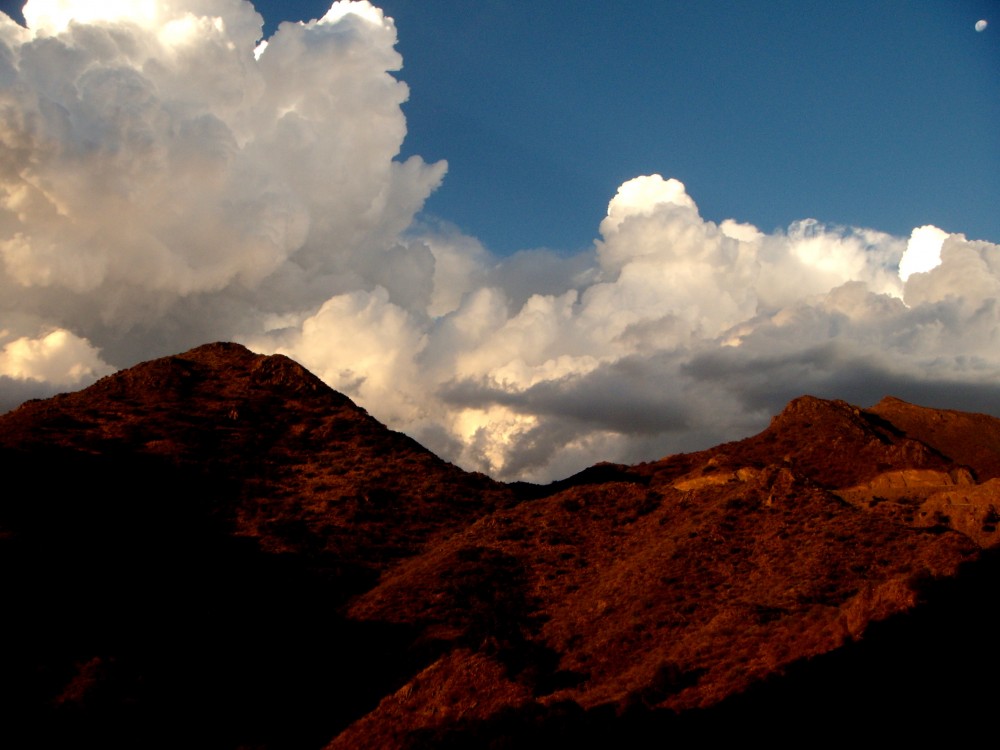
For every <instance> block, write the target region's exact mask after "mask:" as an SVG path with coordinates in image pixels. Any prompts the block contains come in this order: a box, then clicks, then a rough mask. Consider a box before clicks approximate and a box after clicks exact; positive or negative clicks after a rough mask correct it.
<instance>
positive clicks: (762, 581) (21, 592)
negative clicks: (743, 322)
mask: <svg viewBox="0 0 1000 750" xmlns="http://www.w3.org/2000/svg"><path fill="white" fill-rule="evenodd" d="M0 461H2V462H3V468H4V471H5V474H6V476H7V477H8V480H9V481H8V486H9V487H10V488H11V490H10V491H9V492H8V493H6V494H5V496H4V498H3V500H2V501H0V564H2V568H0V570H2V571H3V575H4V576H5V580H6V582H7V585H6V594H5V603H6V605H7V612H8V617H7V638H5V640H4V645H3V646H2V647H0V705H2V706H3V707H4V713H5V714H6V715H7V716H9V717H10V720H9V721H5V722H4V724H3V727H2V728H0V733H9V735H10V739H11V741H13V739H14V738H18V743H20V744H18V745H16V746H37V747H52V746H65V745H80V744H93V745H99V746H103V747H158V746H163V747H176V746H178V745H192V744H193V745H195V746H209V747H219V748H226V747H232V748H239V747H254V748H322V747H330V748H368V747H370V748H415V747H512V746H517V747H526V746H541V745H543V744H544V745H546V746H551V744H552V743H554V742H555V743H565V742H569V741H582V742H587V743H590V744H593V742H604V743H606V744H617V745H618V746H634V745H637V744H639V741H640V740H648V738H650V737H656V738H658V739H657V744H669V743H670V742H672V741H684V740H686V739H691V738H694V737H698V738H704V737H706V736H715V737H718V738H724V737H729V736H730V735H731V736H733V737H736V736H741V737H742V736H746V733H747V732H754V731H760V732H762V733H763V732H765V731H766V732H767V734H768V736H770V737H778V738H780V735H781V730H780V727H788V726H789V725H788V723H787V714H788V713H789V712H792V713H793V714H794V715H795V716H797V717H799V718H800V719H809V720H811V721H816V722H826V725H828V726H829V727H830V731H836V730H837V729H839V730H842V731H844V732H845V734H846V733H850V732H852V731H854V730H855V728H856V727H859V726H861V725H862V724H865V725H868V724H871V723H873V722H874V723H876V724H878V723H879V722H881V723H882V724H884V725H885V726H888V725H889V724H890V723H892V724H893V726H896V727H897V729H896V731H897V732H898V727H899V726H914V727H915V726H917V722H918V720H919V719H921V717H923V716H925V715H926V714H927V712H930V711H933V712H934V715H935V717H936V718H937V719H938V720H941V721H943V722H944V723H949V722H950V721H951V720H952V719H954V718H955V717H957V716H958V714H959V713H962V712H969V711H974V710H978V709H979V708H982V710H992V708H991V707H992V706H993V705H994V703H995V701H996V699H997V698H998V697H1000V696H998V695H997V692H998V691H997V690H996V689H995V688H982V687H980V688H979V689H978V692H976V693H974V694H970V693H969V692H968V691H958V692H956V690H954V686H955V684H956V681H961V680H968V679H969V678H970V675H972V674H977V673H978V674H989V673H991V672H992V670H993V669H995V667H996V666H997V661H998V657H997V655H996V653H995V652H996V649H995V648H994V646H993V642H994V640H995V636H994V633H995V628H996V626H997V625H998V624H1000V623H998V617H997V615H996V613H995V612H994V604H993V602H994V600H995V599H996V595H995V590H996V586H997V584H998V583H1000V572H998V570H997V563H996V556H995V555H994V554H993V553H992V552H991V549H992V548H994V547H995V546H996V545H997V542H996V537H997V528H996V527H997V521H998V520H1000V512H998V509H1000V489H998V482H1000V420H997V419H995V418H992V417H988V416H985V415H975V414H964V413H960V412H953V411H943V410H933V409H926V408H923V407H916V406H913V405H910V404H906V403H904V402H901V401H899V400H897V399H885V400H883V401H882V402H880V403H879V404H878V405H876V406H875V407H873V408H872V409H860V408H857V407H854V406H851V405H849V404H846V403H843V402H837V401H824V400H821V399H816V398H812V397H803V398H800V399H796V400H795V401H793V402H791V403H790V404H789V405H788V406H787V407H786V409H785V410H784V411H783V412H782V413H781V414H779V415H777V416H776V417H775V418H774V419H773V420H772V423H771V425H770V426H769V427H768V428H767V429H766V430H764V431H763V432H762V433H760V434H759V435H756V436H753V437H750V438H747V439H745V440H742V441H738V442H735V443H728V444H725V445H721V446H718V447H717V448H714V449H711V450H707V451H701V452H698V453H690V454H681V455H676V456H668V457H666V458H664V459H662V460H660V461H656V462H652V463H647V464H640V465H636V466H618V465H612V464H600V465H598V466H595V467H592V468H591V469H588V470H586V471H584V472H581V473H580V474H578V475H576V476H574V477H570V478H568V479H566V480H563V481H561V482H556V483H553V484H552V485H549V486H547V487H538V486H530V485H523V484H515V485H510V486H505V485H502V484H499V483H496V482H493V481H492V480H490V479H488V478H487V477H484V476H481V475H474V474H468V473H466V472H463V471H461V470H459V469H458V468H456V467H454V466H452V465H450V464H447V463H445V462H443V461H441V460H440V459H438V458H436V457H435V456H433V455H432V454H430V453H429V452H427V451H426V450H424V449H423V448H422V447H421V446H419V445H418V444H416V443H415V442H414V441H412V440H410V439H409V438H407V437H405V436H403V435H400V434H398V433H394V432H391V431H389V430H387V429H386V428H385V427H383V426H382V425H380V424H379V423H378V422H376V421H375V420H373V419H372V418H371V417H369V416H368V415H367V414H366V413H365V412H364V411H363V410H362V409H360V408H358V407H357V406H356V405H354V404H353V403H351V401H350V400H349V399H347V398H346V397H344V396H342V395H340V394H338V393H335V392H334V391H332V390H330V389H329V388H328V387H326V386H325V385H324V384H323V383H322V382H320V381H319V380H318V379H316V378H315V377H314V376H312V375H311V374H310V373H308V372H307V371H305V370H304V369H303V368H302V367H300V366H299V365H297V364H296V363H294V362H292V361H291V360H288V359H287V358H284V357H281V356H272V357H264V356H260V355H256V354H253V353H251V352H249V351H247V350H246V349H244V348H242V347H240V346H237V345H234V344H211V345H207V346H203V347H199V348H197V349H194V350H192V351H190V352H187V353H184V354H181V355H178V356H175V357H168V358H165V359H160V360H155V361H152V362H147V363H144V364H141V365H138V366H136V367H134V368H131V369H129V370H126V371H123V372H120V373H117V374H116V375H113V376H110V377H108V378H105V379H103V380H101V381H99V382H98V383H96V384H95V385H94V386H92V387H91V388H88V389H86V390H84V391H81V392H79V393H75V394H68V395H62V396H58V397H56V398H53V399H49V400H46V401H35V402H29V403H27V404H25V405H23V406H22V407H20V408H19V409H17V410H15V411H13V412H11V413H8V414H6V415H3V416H0ZM940 643H947V644H948V646H947V649H944V648H939V647H936V646H935V645H934V644H940ZM945 684H947V685H948V686H949V689H947V690H943V689H942V685H945ZM952 714H954V715H952ZM900 722H902V724H900ZM907 722H910V723H909V724H907ZM960 725H961V722H952V723H949V726H951V727H952V728H953V730H954V727H956V726H960ZM23 737H29V738H30V740H29V742H27V743H24V742H23V741H22V740H21V738H23ZM192 738H195V739H192ZM3 739H4V740H6V739H7V737H4V738H3ZM622 743H625V744H624V745H623V744H622ZM5 744H9V743H5ZM10 746H15V745H13V744H11V745H10Z"/></svg>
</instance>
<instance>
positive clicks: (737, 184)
mask: <svg viewBox="0 0 1000 750" xmlns="http://www.w3.org/2000/svg"><path fill="white" fill-rule="evenodd" d="M257 7H258V10H260V11H261V12H262V14H263V15H264V17H265V19H266V22H267V23H268V24H269V25H272V24H275V19H283V18H288V19H293V20H298V19H306V18H311V17H315V16H317V15H321V14H322V13H324V12H325V10H326V8H327V3H325V2H323V1H322V0H320V1H319V2H316V1H315V0H314V1H313V2H308V3H307V2H301V3H292V2H263V1H262V2H259V3H257ZM380 7H382V8H383V9H384V10H385V12H386V13H387V14H388V15H389V16H391V17H393V18H394V19H395V21H396V27H397V30H398V33H399V50H400V51H401V52H402V54H403V60H404V68H403V70H402V71H401V72H400V73H399V77H400V78H401V79H402V80H404V81H406V82H407V84H408V85H409V86H410V88H411V98H410V101H409V103H408V104H407V105H406V106H405V108H404V111H405V112H406V115H407V119H408V125H409V132H408V136H407V140H406V142H405V143H404V152H405V153H407V154H410V153H415V154H420V155H422V156H424V157H425V158H427V159H447V160H448V163H449V173H448V176H447V177H446V179H445V182H444V185H443V186H442V187H441V188H440V189H439V190H438V191H437V192H436V193H435V194H434V195H432V196H431V198H430V200H429V201H428V203H427V206H426V211H427V212H429V213H432V214H435V215H437V216H439V217H442V218H445V219H447V220H450V221H453V222H455V223H457V224H458V225H459V226H460V227H461V228H462V229H463V230H465V231H467V232H470V233H471V234H473V235H475V236H477V237H479V238H480V239H481V240H483V242H484V243H485V244H486V245H487V246H488V247H489V248H490V249H491V250H493V251H495V252H499V253H507V252H511V251H513V250H517V249H521V248H528V247H537V246H547V247H551V248H555V249H559V250H562V251H571V250H578V249H580V248H583V247H586V246H589V244H590V243H591V241H592V239H593V238H594V236H595V234H596V225H595V219H594V217H595V216H600V215H601V212H602V210H603V209H604V207H605V206H606V204H607V201H608V200H609V199H610V198H611V196H612V195H614V191H615V189H616V188H617V186H618V185H619V184H620V183H621V182H623V181H624V180H626V179H628V178H630V177H634V176H637V175H640V174H648V173H653V172H655V173H660V174H663V175H664V176H665V177H670V176H672V177H676V178H678V179H680V180H681V181H682V182H684V183H685V185H687V187H688V192H689V193H690V194H691V195H692V196H693V197H694V198H695V200H696V201H697V202H698V205H699V207H700V209H701V211H702V213H703V215H704V216H705V217H706V218H709V219H712V220H715V221H719V220H722V219H724V218H736V219H739V220H741V221H746V222H750V223H753V224H755V225H757V226H758V227H760V228H761V229H763V230H765V231H770V230H773V229H775V228H778V227H787V226H788V225H789V224H790V223H791V222H792V221H795V220H797V219H804V218H816V219H819V220H821V221H824V222H830V223H838V224H847V225H856V226H864V227H873V228H878V229H881V230H883V231H888V232H893V233H896V234H901V235H906V234H908V233H909V231H910V230H911V229H913V228H914V227H916V226H920V225H922V224H927V223H931V224H935V225H937V226H940V227H941V228H943V229H946V230H947V231H952V232H965V233H966V234H967V236H969V237H970V238H976V239H989V240H992V241H997V240H1000V127H998V126H997V123H998V122H1000V73H998V71H1000V41H998V40H1000V36H998V32H1000V13H997V11H998V10H1000V4H998V3H996V2H991V1H990V0H986V2H972V1H963V0H957V1H955V0H948V1H947V2H944V1H939V2H899V1H898V0H897V1H895V2H872V0H863V1H862V2H856V1H853V0H838V1H837V2H807V1H805V0H792V1H790V2H779V1H772V2H740V1H728V2H718V1H714V0H705V1H703V2H695V3H692V2H664V1H662V0H660V1H657V2H648V3H642V2H633V3H608V2H594V1H592V0H571V1H568V2H566V1H560V0H549V1H548V2H544V3H539V4H536V5H534V6H528V5H526V4H521V3H510V2H505V1H498V0H482V1H480V2H475V3H469V2H449V1H447V0H434V1H432V2H426V1H424V2H420V1H414V0H386V2H383V3H381V4H380ZM991 17H996V20H995V21H994V26H992V27H987V29H986V31H984V32H982V33H977V32H976V31H975V30H974V24H975V22H976V21H977V20H979V19H981V18H985V19H987V20H989V19H990V18H991Z"/></svg>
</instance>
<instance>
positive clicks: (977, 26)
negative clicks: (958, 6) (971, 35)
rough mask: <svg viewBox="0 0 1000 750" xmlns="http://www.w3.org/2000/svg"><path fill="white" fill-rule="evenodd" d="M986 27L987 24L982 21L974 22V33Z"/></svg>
mask: <svg viewBox="0 0 1000 750" xmlns="http://www.w3.org/2000/svg"><path fill="white" fill-rule="evenodd" d="M988 25H989V24H987V23H986V21H985V20H984V19H980V20H978V21H976V31H982V30H983V29H985V28H986V27H987V26H988Z"/></svg>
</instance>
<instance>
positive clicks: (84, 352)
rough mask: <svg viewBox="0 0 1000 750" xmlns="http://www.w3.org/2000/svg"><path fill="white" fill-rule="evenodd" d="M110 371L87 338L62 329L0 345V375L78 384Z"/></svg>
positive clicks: (69, 384)
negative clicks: (0, 347)
mask: <svg viewBox="0 0 1000 750" xmlns="http://www.w3.org/2000/svg"><path fill="white" fill-rule="evenodd" d="M110 372H112V368H111V367H110V366H109V365H107V364H106V363H105V362H102V361H101V358H100V356H99V355H98V353H97V352H96V351H95V350H94V348H93V347H92V346H90V344H89V343H88V342H87V341H86V340H84V339H82V338H80V337H79V336H74V335H73V334H72V333H70V332H69V331H65V330H62V329H58V330H55V331H50V332H49V333H47V334H45V335H43V336H40V337H38V338H34V339H32V338H28V337H27V336H22V337H21V338H18V339H14V340H13V341H10V342H8V343H7V344H6V345H5V346H4V347H3V349H0V377H3V376H6V377H8V378H12V379H18V380H34V381H37V382H41V383H51V384H52V385H56V386H78V385H80V384H81V383H84V382H89V381H91V380H94V379H96V378H98V377H100V376H102V375H107V374H109V373H110Z"/></svg>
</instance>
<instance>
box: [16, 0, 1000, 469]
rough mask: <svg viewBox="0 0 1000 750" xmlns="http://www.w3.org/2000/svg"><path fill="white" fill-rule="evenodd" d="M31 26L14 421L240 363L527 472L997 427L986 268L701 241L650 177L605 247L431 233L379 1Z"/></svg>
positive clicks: (710, 231) (98, 14)
mask: <svg viewBox="0 0 1000 750" xmlns="http://www.w3.org/2000/svg"><path fill="white" fill-rule="evenodd" d="M24 15H25V19H26V22H27V26H28V28H27V29H24V28H21V27H20V26H18V25H16V24H14V23H13V22H12V21H10V20H9V19H7V18H6V17H4V16H2V15H0V405H2V406H3V407H10V406H13V405H15V404H16V403H17V402H18V401H19V400H20V399H23V398H26V397H29V396H37V395H43V394H45V393H51V392H53V391H54V390H61V389H65V388H67V387H79V386H82V385H85V384H87V383H89V382H91V381H92V380H94V379H95V378H97V377H99V376H100V375H102V374H104V373H107V372H109V371H110V370H112V369H113V368H115V367H119V366H127V365H131V364H133V363H135V362H137V361H139V360H142V359H146V358H150V357H154V356H160V355H164V354H169V353H173V352H176V351H181V350H183V349H186V348H189V347H190V346H194V345H196V344H200V343H204V342H206V341H210V340H216V339H230V340H238V341H242V342H244V343H246V344H247V345H249V346H251V348H254V349H256V350H258V351H263V352H276V351H280V352H283V353H286V354H289V355H290V356H292V357H295V358H296V359H298V360H299V361H301V362H302V363H303V364H305V365H306V366H307V367H309V368H310V369H311V370H313V371H314V372H316V373H317V374H318V375H319V376H321V377H322V378H324V379H325V380H326V381H327V382H328V383H330V385H332V386H333V387H335V388H337V389H339V390H341V391H343V392H345V393H347V394H348V395H350V396H351V397H352V398H354V399H355V400H357V401H358V402H359V403H360V404H361V405H363V406H364V407H366V408H367V409H368V410H369V411H371V412H372V413H373V414H374V415H375V416H376V417H378V418H380V419H381V420H383V421H384V422H386V423H388V424H389V425H390V426H392V427H394V428H396V429H400V430H403V431H406V432H408V433H410V434H411V435H413V436H414V437H416V438H417V439H419V440H421V441H422V442H423V443H424V444H426V445H427V446H428V447H430V448H432V449H433V450H435V451H437V452H438V453H440V454H441V455H443V456H445V457H447V458H449V459H451V460H453V461H456V462H457V463H459V464H461V465H462V466H464V467H466V468H470V469H479V470H483V471H486V472H489V473H491V474H493V475H495V476H499V477H502V478H506V479H511V478H526V479H535V480H544V479H551V478H555V477H559V476H565V475H567V474H569V473H571V472H572V471H575V470H577V469H579V468H582V467H583V466H586V465H588V464H590V463H593V462H594V461H597V460H600V459H608V460H621V461H637V460H641V459H646V458H653V457H657V456H660V455H663V454H666V453H669V452H674V451H679V450H691V449H696V448H699V447H703V446H705V445H707V444H713V443H717V442H720V441H722V440H725V439H732V438H736V437H740V436H742V435H745V434H748V433H749V432H752V431H754V430H757V429H759V428H760V427H762V426H763V424H764V423H765V422H766V420H767V417H768V416H769V415H770V414H771V413H773V411H774V410H776V409H778V408H780V406H781V405H782V404H784V403H785V402H786V401H787V400H788V399H789V398H792V397H794V396H797V395H800V394H802V393H807V392H809V393H814V394H816V395H820V396H826V397H839V398H846V399H849V400H853V401H856V402H871V401H874V400H876V399H878V398H879V397H881V396H882V395H885V394H886V393H892V394H895V395H898V396H901V397H903V398H910V399H913V400H917V401H925V402H928V403H937V404H940V405H944V406H949V405H951V406H955V407H958V408H969V409H973V410H979V411H993V412H994V413H1000V387H998V386H997V383H1000V377H998V375H1000V346H998V344H1000V305H998V299H1000V247H998V246H997V245H993V244H990V243H986V242H974V241H968V240H967V239H966V238H965V237H964V236H962V235H959V234H949V233H947V232H944V231H942V230H940V229H937V228H935V227H931V226H924V227H920V228H917V229H915V230H914V231H913V234H912V236H911V237H910V238H908V239H907V238H900V237H893V236H890V235H887V234H884V233H881V232H877V231H873V230H869V229H858V228H849V227H836V226H826V225H823V224H821V223H819V222H817V221H815V220H812V219H806V220H803V221H800V222H796V223H795V224H793V225H792V226H790V227H788V228H787V230H784V231H778V232H774V233H771V234H767V233H764V232H761V231H760V230H758V229H757V228H756V227H753V226H750V225H748V224H740V223H737V222H735V221H723V222H721V223H719V224H716V223H714V222H711V221H706V220H704V219H703V218H702V217H701V216H700V215H699V212H698V208H697V205H696V203H695V201H694V200H693V199H692V197H691V196H689V195H688V194H687V191H686V189H685V187H684V185H683V184H681V183H680V182H678V181H677V180H673V179H666V180H665V179H663V178H662V177H660V176H658V175H651V176H644V177H637V178H636V179H633V180H630V181H628V182H626V183H625V184H623V185H622V186H621V187H620V188H619V190H618V192H617V194H616V195H615V196H614V197H613V198H611V201H610V203H609V205H608V211H607V215H606V216H605V217H604V218H603V220H601V218H600V217H595V219H594V225H595V230H596V234H597V235H598V237H597V239H596V240H595V242H594V247H593V249H592V251H590V252H587V253H582V254H579V255H576V256H571V257H565V256H560V255H558V254H555V253H552V252H547V251H538V250H531V251H528V250H526V251H523V252H521V253H517V254H515V255H513V256H511V257H507V258H502V259H501V258H496V257H493V256H492V255H491V254H490V253H489V251H488V250H487V249H485V248H483V247H482V246H481V245H480V243H479V242H477V241H476V240H475V239H474V238H472V237H468V236H465V235H463V234H461V233H460V232H458V231H457V230H455V229H453V228H451V227H448V226H447V225H435V226H432V227H428V226H427V225H426V224H419V223H418V224H415V223H414V217H415V216H416V214H417V213H418V212H419V211H420V209H421V207H422V206H423V204H424V201H425V200H426V198H427V197H428V195H429V194H430V193H431V191H433V190H434V189H435V187H436V186H437V185H438V184H439V183H440V181H441V180H442V179H443V176H444V172H445V165H444V164H443V163H438V164H426V163H425V162H423V161H422V160H420V159H419V158H411V159H409V160H407V161H400V160H399V159H398V154H399V151H400V146H401V144H402V141H403V138H404V136H405V132H406V124H405V120H404V118H403V115H402V111H401V109H400V107H401V104H402V103H403V101H404V100H405V99H406V97H407V95H408V93H409V92H408V90H407V87H406V86H405V84H404V83H402V82H401V81H399V80H398V79H396V78H395V77H394V76H393V75H392V74H391V73H392V71H396V70H398V69H399V68H400V66H401V60H400V58H399V56H398V54H397V53H396V51H395V49H394V46H395V41H396V32H395V28H394V25H393V22H392V20H391V19H389V18H386V17H384V15H383V14H382V13H381V11H379V10H378V9H376V8H374V7H373V6H371V5H370V4H368V3H367V2H357V3H335V4H334V5H333V6H332V7H331V9H330V11H329V12H328V13H327V14H326V15H325V16H324V17H323V18H321V19H319V20H316V21H312V22H310V23H305V24H299V23H295V24H283V25H282V26H280V27H279V29H278V31H277V32H276V33H275V34H274V36H273V37H272V38H270V39H268V40H267V41H266V43H262V42H261V39H260V36H261V28H262V20H261V17H260V16H259V15H258V14H257V13H256V11H255V10H254V9H253V7H252V6H251V5H250V4H249V3H247V2H244V1H242V0H146V1H145V2H128V3H125V2H106V3H93V2H90V1H89V0H31V2H29V3H28V4H27V5H26V6H25V12H24ZM404 33H405V30H404ZM415 95H416V96H419V92H415Z"/></svg>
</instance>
